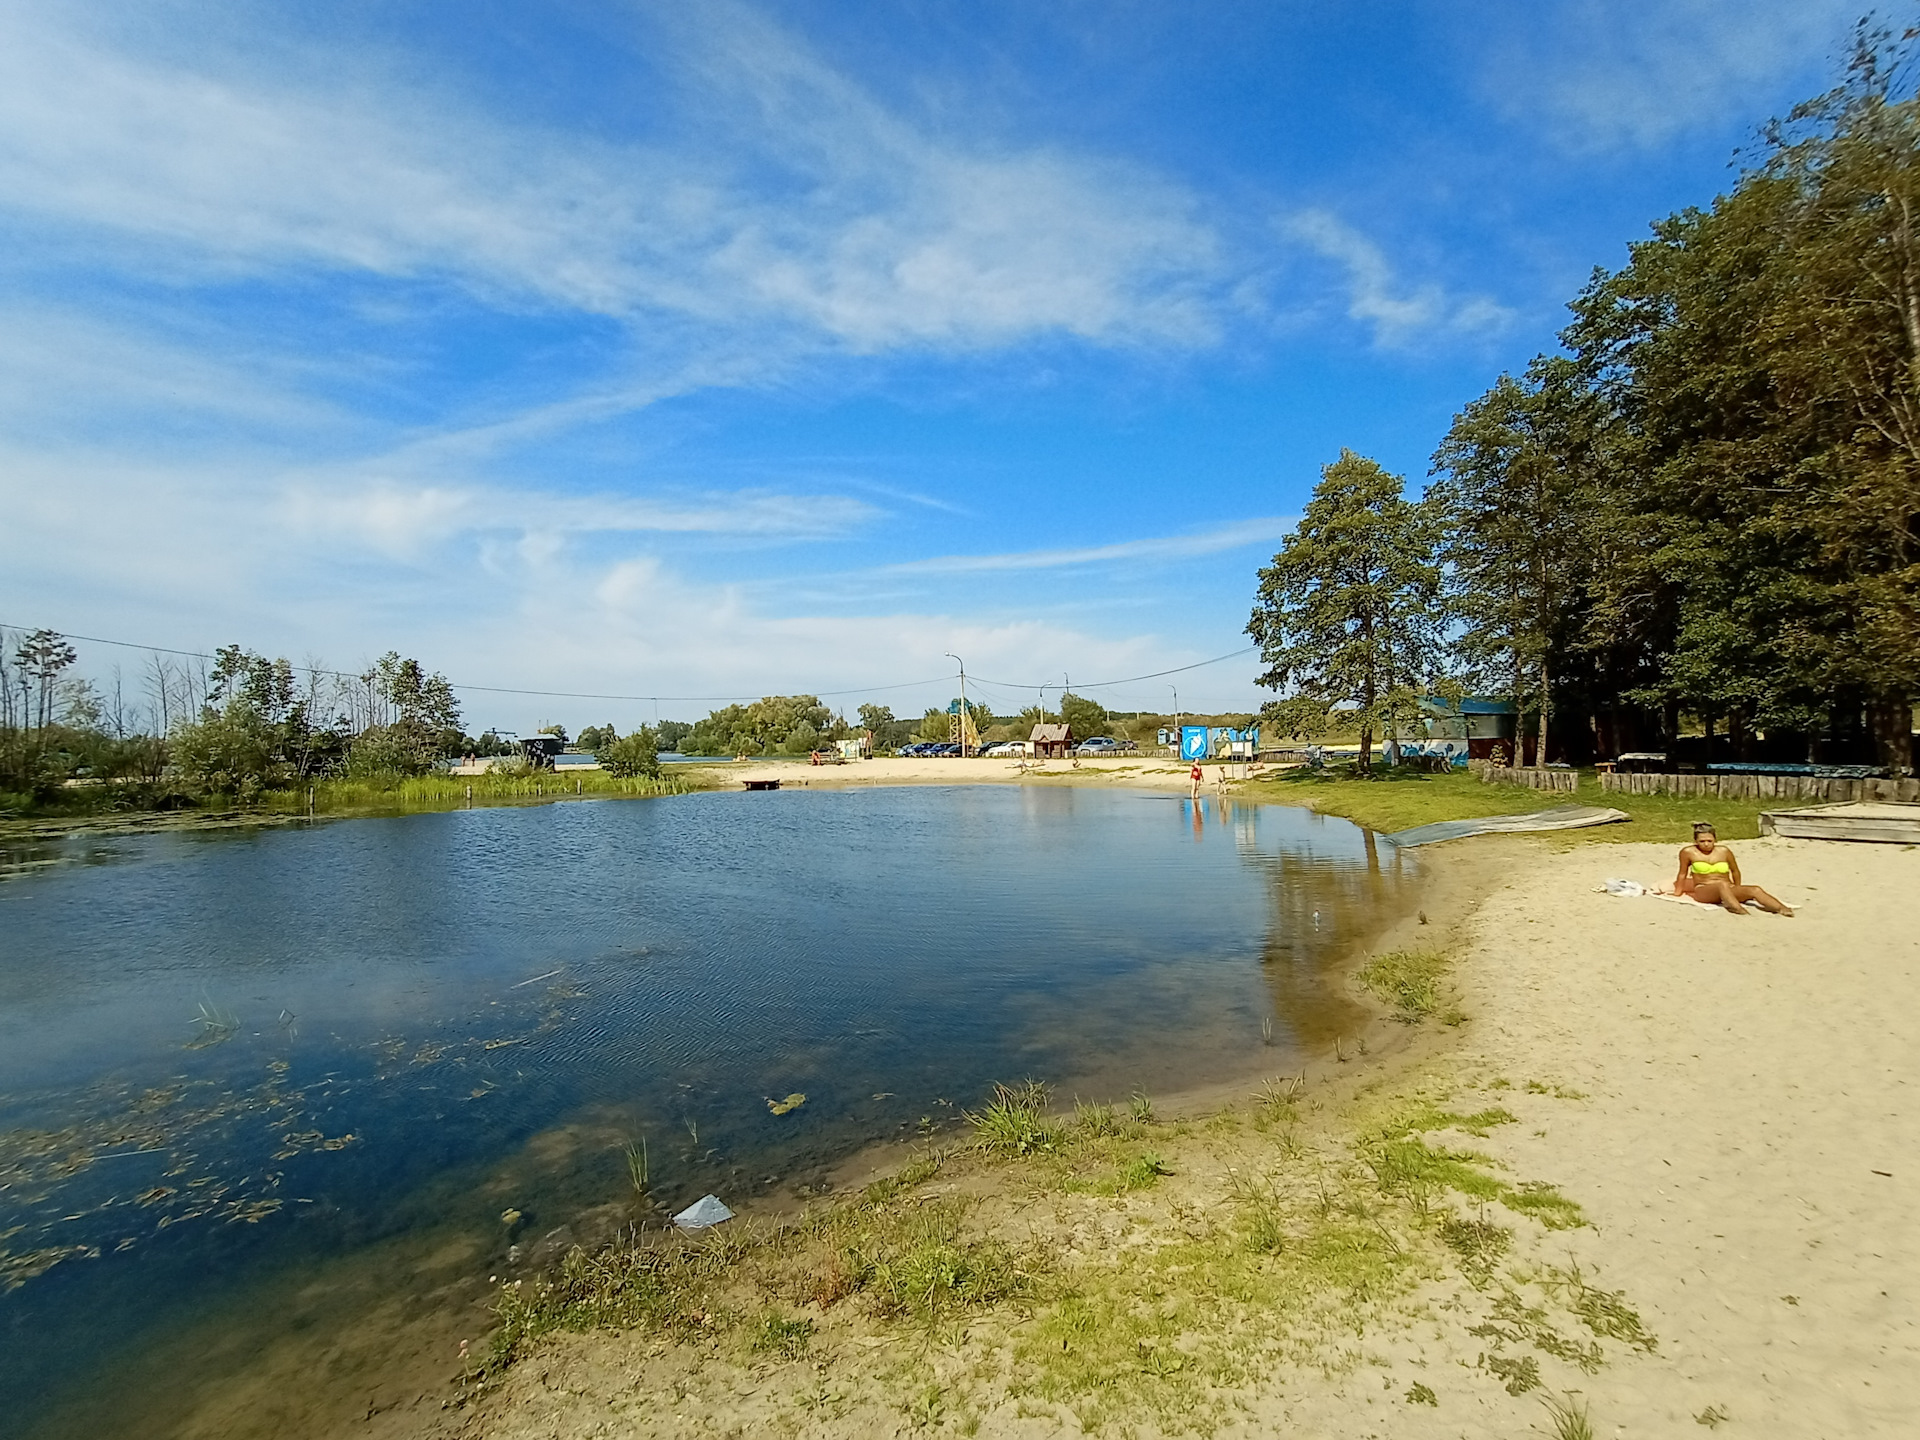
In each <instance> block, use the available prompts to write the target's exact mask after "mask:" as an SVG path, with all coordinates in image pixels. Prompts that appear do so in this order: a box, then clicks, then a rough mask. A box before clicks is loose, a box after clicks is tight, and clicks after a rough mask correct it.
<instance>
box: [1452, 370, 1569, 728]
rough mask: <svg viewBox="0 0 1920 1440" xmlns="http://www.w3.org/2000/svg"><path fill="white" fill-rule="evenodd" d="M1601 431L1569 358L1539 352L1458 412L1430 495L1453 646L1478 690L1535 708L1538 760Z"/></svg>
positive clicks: (1566, 625) (1566, 627)
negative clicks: (1523, 369) (1517, 374)
mask: <svg viewBox="0 0 1920 1440" xmlns="http://www.w3.org/2000/svg"><path fill="white" fill-rule="evenodd" d="M1605 430H1606V427H1605V423H1604V416H1603V415H1602V413H1601V411H1600V408H1599V406H1598V404H1597V403H1596V401H1595V399H1594V397H1593V395H1592V392H1591V391H1590V390H1588V389H1587V388H1586V387H1584V386H1582V385H1581V384H1580V383H1579V381H1578V378H1577V376H1576V375H1575V373H1574V369H1573V366H1572V363H1571V362H1570V361H1568V360H1566V359H1565V358H1549V357H1545V356H1543V357H1541V358H1540V359H1539V360H1536V361H1535V362H1534V363H1533V365H1532V366H1531V367H1530V368H1529V369H1528V371H1527V374H1526V376H1525V378H1524V380H1516V379H1515V378H1513V377H1512V376H1509V375H1502V376H1501V377H1500V379H1499V380H1498V381H1497V382H1496V383H1495V384H1494V386H1493V388H1492V389H1491V390H1489V391H1488V392H1487V393H1486V394H1485V395H1483V396H1482V397H1481V398H1480V399H1478V400H1476V401H1474V402H1473V403H1472V404H1471V405H1469V406H1467V408H1466V409H1465V410H1463V411H1462V412H1461V413H1460V415H1459V416H1458V417H1457V418H1456V419H1455V420H1454V422H1453V428H1452V429H1451V430H1449V431H1448V433H1447V437H1446V439H1445V440H1444V441H1443V442H1442V443H1441V445H1440V448H1439V450H1438V451H1437V452H1436V453H1435V455H1434V460H1433V464H1434V473H1435V479H1434V482H1433V483H1432V484H1431V485H1430V486H1429V487H1428V490H1427V495H1426V502H1427V504H1428V505H1429V506H1430V507H1431V508H1432V509H1433V510H1434V511H1435V512H1436V513H1435V519H1436V520H1437V521H1438V523H1439V525H1440V528H1441V532H1442V534H1443V536H1444V538H1443V540H1442V543H1441V558H1442V559H1443V560H1444V561H1445V563H1446V578H1447V584H1448V592H1449V599H1450V601H1451V607H1450V608H1451V612H1452V615H1453V616H1454V618H1455V619H1457V620H1458V621H1459V622H1460V633H1459V635H1458V639H1457V644H1456V653H1457V654H1458V656H1459V658H1460V659H1461V660H1462V661H1463V662H1464V663H1465V665H1466V667H1467V669H1468V672H1469V675H1470V677H1471V680H1472V682H1473V683H1474V684H1475V685H1476V686H1478V687H1480V688H1483V689H1487V690H1492V691H1495V692H1499V693H1504V694H1510V695H1512V696H1513V697H1514V698H1515V700H1517V701H1518V702H1520V703H1521V704H1522V705H1523V706H1525V707H1529V708H1531V709H1533V710H1534V711H1535V712H1536V713H1537V715H1538V717H1539V739H1538V744H1537V745H1536V747H1535V750H1534V756H1535V761H1536V763H1538V764H1541V765H1544V764H1546V762H1547V747H1548V741H1549V738H1550V717H1551V713H1552V710H1553V693H1554V686H1553V681H1554V678H1555V673H1554V672H1555V668H1556V667H1555V664H1554V660H1555V655H1556V652H1563V651H1564V650H1565V649H1566V648H1567V646H1568V643H1569V630H1570V628H1571V624H1572V619H1573V617H1574V615H1575V614H1576V613H1577V610H1578V607H1579V602H1580V599H1581V597H1582V594H1583V582H1584V581H1585V579H1586V576H1587V571H1588V568H1589V565H1588V562H1589V559H1590V556H1591V554H1592V548H1591V547H1592V545H1593V543H1594V539H1595V537H1594V535H1593V533H1592V527H1591V526H1590V524H1589V523H1588V522H1589V519H1590V517H1591V515H1592V509H1591V503H1590V496H1591V494H1592V493H1593V491H1594V490H1595V488H1596V483H1597V482H1598V481H1599V479H1600V474H1601V470H1602V466H1603V461H1602V458H1601V457H1602V452H1603V450H1604V436H1605Z"/></svg>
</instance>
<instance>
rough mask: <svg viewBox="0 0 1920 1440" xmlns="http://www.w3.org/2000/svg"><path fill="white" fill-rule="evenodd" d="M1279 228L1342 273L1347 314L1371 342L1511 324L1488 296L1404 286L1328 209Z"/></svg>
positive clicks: (1371, 246) (1396, 342)
mask: <svg viewBox="0 0 1920 1440" xmlns="http://www.w3.org/2000/svg"><path fill="white" fill-rule="evenodd" d="M1282 230H1283V233H1285V234H1286V235H1287V236H1288V237H1289V238H1291V239H1293V240H1295V241H1297V242H1299V243H1300V244H1303V245H1305V246H1306V247H1307V248H1308V249H1310V250H1312V251H1313V252H1314V253H1315V254H1317V255H1319V256H1321V257H1322V258H1323V259H1327V260H1331V261H1332V262H1334V263H1335V264H1336V265H1338V266H1339V267H1340V268H1341V269H1342V270H1344V271H1345V272H1346V292H1347V303H1346V313H1347V315H1348V317H1349V318H1350V319H1352V320H1355V321H1357V322H1359V323H1360V324H1362V325H1366V326H1368V327H1370V328H1371V329H1372V331H1373V338H1374V343H1376V344H1377V345H1380V346H1382V347H1383V348H1387V349H1393V348H1398V347H1401V346H1405V345H1408V344H1411V343H1413V342H1414V341H1415V340H1417V339H1422V338H1430V337H1434V336H1444V335H1452V336H1484V335H1488V334H1492V333H1494V332H1497V331H1499V330H1502V329H1504V328H1505V327H1506V326H1507V325H1509V324H1510V323H1511V322H1512V321H1513V318H1514V315H1513V312H1512V311H1511V310H1510V309H1508V308H1507V307H1506V306H1504V305H1501V304H1500V303H1499V302H1497V301H1495V300H1493V299H1492V298H1491V297H1489V296H1485V295H1454V294H1450V293H1448V292H1447V291H1446V290H1445V289H1444V288H1443V287H1441V286H1440V285H1437V284H1434V283H1431V282H1429V283H1424V284H1411V285H1410V284H1408V283H1406V282H1405V281H1404V280H1402V279H1401V277H1400V276H1399V275H1398V274H1397V273H1396V272H1395V270H1394V267H1393V265H1392V263H1391V262H1390V261H1389V260H1388V259H1387V256H1386V252H1385V251H1383V250H1382V249H1381V248H1380V246H1379V244H1378V243H1377V242H1375V241H1374V240H1373V239H1371V238H1369V237H1368V236H1367V235H1365V234H1363V233H1362V232H1361V231H1359V230H1357V229H1355V228H1354V227H1353V226H1351V225H1349V224H1348V223H1347V222H1346V221H1344V220H1342V219H1340V218H1339V217H1338V216H1337V215H1334V214H1332V213H1331V212H1329V211H1326V210H1307V211H1304V212H1302V213H1301V214H1298V215H1295V216H1293V217H1292V218H1291V219H1289V220H1287V221H1286V222H1285V223H1284V224H1283V226H1282Z"/></svg>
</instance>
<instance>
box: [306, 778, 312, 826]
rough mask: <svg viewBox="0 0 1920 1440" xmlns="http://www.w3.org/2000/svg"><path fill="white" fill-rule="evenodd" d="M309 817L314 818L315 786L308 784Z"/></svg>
mask: <svg viewBox="0 0 1920 1440" xmlns="http://www.w3.org/2000/svg"><path fill="white" fill-rule="evenodd" d="M307 819H309V820H311V819H313V786H311V785H309V786H307Z"/></svg>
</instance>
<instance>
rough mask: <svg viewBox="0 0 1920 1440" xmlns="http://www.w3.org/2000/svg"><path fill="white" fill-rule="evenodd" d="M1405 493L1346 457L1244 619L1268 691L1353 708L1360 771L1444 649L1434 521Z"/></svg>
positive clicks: (1323, 482)
mask: <svg viewBox="0 0 1920 1440" xmlns="http://www.w3.org/2000/svg"><path fill="white" fill-rule="evenodd" d="M1404 488H1405V487H1404V483H1403V482H1402V480H1401V478H1400V477H1399V476H1398V475H1391V474H1389V473H1388V472H1387V471H1386V470H1384V469H1382V468H1381V467H1380V465H1379V464H1378V463H1377V462H1375V461H1373V460H1369V459H1366V458H1365V457H1363V456H1360V455H1356V454H1354V452H1353V451H1351V450H1342V451H1341V452H1340V458H1339V459H1338V460H1336V461H1334V463H1333V464H1331V465H1329V466H1327V467H1326V468H1325V469H1324V470H1323V471H1321V473H1320V483H1319V484H1318V485H1316V486H1315V487H1314V491H1313V498H1312V499H1311V500H1310V501H1309V502H1308V503H1307V508H1306V513H1305V514H1304V515H1303V516H1301V519H1300V523H1299V525H1298V526H1297V527H1295V529H1294V532H1293V534H1292V535H1290V536H1288V537H1287V541H1286V544H1285V545H1283V546H1282V547H1281V549H1280V553H1279V554H1277V555H1275V556H1274V557H1273V563H1272V564H1271V565H1269V566H1267V567H1265V568H1264V569H1262V570H1261V572H1260V590H1259V599H1258V601H1257V603H1256V604H1255V606H1254V611H1253V617H1252V619H1250V620H1249V621H1248V623H1247V633H1248V634H1249V635H1251V636H1252V637H1253V639H1254V642H1255V643H1256V644H1258V645H1259V647H1260V656H1261V659H1262V661H1264V662H1265V665H1266V669H1265V670H1264V671H1263V672H1262V674H1261V675H1260V676H1259V677H1258V681H1259V683H1260V684H1261V685H1264V686H1267V687H1268V688H1270V689H1274V690H1291V691H1293V692H1294V698H1295V700H1296V701H1297V700H1298V699H1299V698H1305V699H1306V700H1308V701H1310V702H1313V703H1317V704H1319V705H1322V706H1324V707H1327V708H1331V707H1332V706H1334V705H1338V704H1347V705H1351V706H1353V707H1354V708H1355V709H1357V711H1358V712H1359V713H1358V715H1357V717H1356V718H1357V719H1358V720H1359V723H1360V769H1361V770H1362V772H1366V771H1369V770H1370V769H1371V768H1372V751H1373V737H1374V735H1375V733H1376V732H1383V733H1385V734H1386V735H1387V736H1389V737H1392V736H1394V735H1396V734H1398V733H1399V731H1400V730H1401V729H1402V728H1403V727H1405V726H1406V725H1407V724H1408V723H1409V722H1411V721H1412V720H1413V718H1414V717H1415V715H1416V714H1417V713H1418V712H1417V705H1416V701H1417V698H1418V695H1419V687H1420V686H1421V684H1422V683H1423V682H1426V681H1428V680H1430V679H1431V678H1432V677H1433V676H1434V675H1435V673H1436V672H1437V671H1438V669H1439V667H1440V662H1441V657H1442V655H1443V653H1444V648H1445V647H1444V645H1443V641H1442V633H1441V632H1442V608H1441V570H1440V565H1439V562H1438V560H1437V558H1436V556H1435V541H1436V533H1437V532H1436V527H1435V525H1434V523H1433V515H1432V512H1430V511H1429V510H1428V509H1426V508H1425V507H1424V506H1422V505H1418V504H1415V503H1413V502H1411V501H1409V500H1408V499H1407V498H1406V495H1405V493H1404ZM1286 703H1287V702H1286V701H1284V700H1283V701H1282V702H1281V704H1282V705H1285V704H1286ZM1296 708H1297V705H1296Z"/></svg>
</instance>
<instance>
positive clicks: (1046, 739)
mask: <svg viewBox="0 0 1920 1440" xmlns="http://www.w3.org/2000/svg"><path fill="white" fill-rule="evenodd" d="M1072 749H1073V727H1072V726H1070V725H1036V726H1034V727H1033V733H1032V734H1031V735H1029V736H1028V737H1027V753H1028V754H1029V755H1031V756H1033V758H1034V759H1036V760H1064V759H1066V758H1067V756H1068V754H1069V753H1070V752H1071V751H1072Z"/></svg>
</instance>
